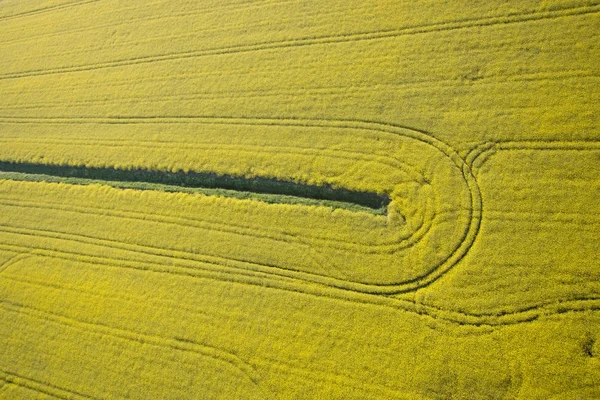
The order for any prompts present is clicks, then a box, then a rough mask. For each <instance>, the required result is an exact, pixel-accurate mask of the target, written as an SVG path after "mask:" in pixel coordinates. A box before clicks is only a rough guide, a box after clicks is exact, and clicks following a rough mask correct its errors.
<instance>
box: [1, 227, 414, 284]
mask: <svg viewBox="0 0 600 400" xmlns="http://www.w3.org/2000/svg"><path fill="white" fill-rule="evenodd" d="M0 232H5V233H9V234H14V235H21V236H31V237H44V238H50V239H54V240H59V241H67V242H69V241H70V242H76V243H81V244H85V245H93V246H100V247H103V248H113V249H117V250H121V251H126V252H130V253H134V254H141V255H145V256H149V257H160V258H164V259H166V260H171V261H172V260H183V261H184V262H192V263H202V264H209V265H215V266H221V267H223V266H225V267H228V268H230V269H231V270H230V271H228V272H226V273H227V274H232V275H240V276H247V275H250V276H253V277H254V275H255V274H256V273H258V274H260V275H261V276H263V277H267V278H270V275H275V276H277V277H282V278H286V279H291V280H294V281H299V282H306V283H310V282H312V283H318V284H321V285H324V286H331V287H341V288H344V287H356V288H357V289H348V290H356V291H360V288H362V289H363V291H364V290H366V291H374V292H377V291H379V290H384V291H385V290H394V288H395V287H398V286H401V285H402V284H403V283H404V282H403V281H401V282H395V283H386V284H368V283H361V282H357V281H352V280H347V279H341V278H336V277H334V276H328V275H323V274H318V273H316V272H307V271H302V270H296V269H293V268H286V267H283V266H280V265H274V264H265V263H259V262H257V261H247V260H243V259H236V258H233V257H224V256H214V255H202V254H199V253H192V252H188V251H184V250H173V249H164V248H158V247H154V246H149V245H140V244H131V243H125V242H119V241H115V240H109V239H98V238H96V237H93V236H87V235H81V234H72V233H71V234H66V233H63V232H57V231H52V230H46V229H32V228H17V227H11V226H7V225H0ZM231 263H233V265H232V264H231ZM196 265H197V264H195V268H194V269H196V268H199V269H206V268H202V266H201V265H198V266H197V267H196ZM330 267H331V266H330ZM168 269H169V268H167V270H168ZM317 269H318V268H317ZM211 271H213V272H216V273H222V271H220V270H218V269H217V270H211ZM249 271H252V272H249Z"/></svg>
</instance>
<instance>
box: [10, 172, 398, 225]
mask: <svg viewBox="0 0 600 400" xmlns="http://www.w3.org/2000/svg"><path fill="white" fill-rule="evenodd" d="M0 179H11V180H18V181H30V182H62V183H67V184H74V185H91V184H102V185H108V186H112V187H115V188H126V189H137V190H160V191H164V192H184V193H200V194H204V195H207V196H221V197H232V198H237V199H255V200H260V201H264V202H267V203H282V204H302V205H320V206H326V207H331V208H342V209H347V210H351V211H362V212H370V213H373V214H380V215H383V214H386V213H387V205H388V204H389V201H390V199H389V197H388V196H385V195H381V194H378V193H372V192H358V191H352V190H348V189H340V188H333V187H331V186H317V185H307V184H303V183H296V182H289V181H283V180H278V179H271V178H244V177H239V176H231V175H217V174H214V173H204V172H170V171H157V170H145V169H132V170H127V169H118V168H100V167H82V166H63V165H48V164H35V163H17V162H7V161H0Z"/></svg>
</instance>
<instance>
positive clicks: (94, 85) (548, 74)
mask: <svg viewBox="0 0 600 400" xmlns="http://www.w3.org/2000/svg"><path fill="white" fill-rule="evenodd" d="M233 72H237V71H233ZM204 76H211V73H207V72H204V73H200V72H198V71H194V72H193V73H191V72H186V73H178V74H176V75H173V74H172V73H171V74H170V75H165V74H163V75H162V76H161V75H160V74H152V75H150V76H145V77H141V76H136V79H135V80H136V83H138V84H156V83H163V82H164V81H165V80H169V81H170V82H174V81H182V82H184V81H186V80H189V79H198V78H199V77H204ZM506 78H507V79H506ZM583 78H586V79H599V78H600V75H598V74H597V73H595V72H593V71H588V70H568V71H564V70H558V71H540V72H535V73H533V72H523V73H515V74H510V75H494V74H490V75H486V76H484V77H482V78H481V79H478V80H476V81H473V82H472V84H473V85H478V86H480V85H497V84H502V83H511V82H535V81H545V80H560V81H562V80H565V79H583ZM69 82H70V81H69ZM69 82H61V88H62V89H63V90H65V91H67V92H69V91H71V90H76V89H78V88H80V86H81V85H80V83H69ZM457 82H460V83H461V85H464V81H463V80H461V78H449V79H448V78H441V77H438V79H421V80H410V81H407V80H404V81H398V82H396V83H393V84H391V83H378V84H358V85H351V86H337V85H333V86H316V87H307V88H303V89H292V88H289V87H288V88H278V89H273V88H262V89H239V88H236V89H235V91H232V90H225V91H208V92H207V91H204V92H186V93H187V94H188V95H189V94H197V95H209V94H211V93H215V94H221V95H222V97H227V96H228V97H231V96H232V93H235V94H236V95H238V94H240V95H241V96H243V97H249V96H251V95H252V94H256V95H257V96H258V95H260V94H265V95H268V94H269V93H281V94H282V95H283V94H289V95H295V96H297V95H298V94H302V93H305V92H306V93H308V94H311V93H314V94H315V95H321V94H328V93H332V94H335V93H339V94H342V93H343V94H347V93H348V92H350V91H381V89H382V88H385V89H393V90H395V89H397V88H399V87H415V88H419V89H423V88H429V89H431V90H433V89H435V90H439V88H446V87H448V88H454V87H456V83H457ZM130 86H131V77H128V78H127V79H125V78H120V79H119V78H116V77H115V79H111V80H110V82H106V81H94V82H86V89H89V91H90V92H93V90H94V89H98V88H111V89H114V90H113V92H119V93H128V92H129V87H130ZM53 90H55V88H54V87H52V86H48V87H45V86H44V87H42V86H40V87H37V88H36V93H39V94H43V95H44V96H46V95H47V94H49V93H50V92H51V91H53ZM5 93H6V94H7V95H17V97H19V96H20V95H22V89H21V88H19V89H15V90H6V91H5ZM44 96H41V97H44ZM163 96H164V97H166V98H175V99H177V98H179V97H181V98H183V99H185V98H186V97H185V95H184V96H183V97H182V94H172V95H168V94H167V95H155V96H151V95H149V97H150V98H155V97H156V98H160V97H163ZM50 97H52V96H50ZM130 98H131V99H137V97H130ZM145 98H146V97H140V98H139V99H140V100H143V99H145ZM56 103H59V102H58V101H57V102H56ZM26 104H43V103H42V102H39V103H29V102H28V103H26ZM69 104H71V103H69Z"/></svg>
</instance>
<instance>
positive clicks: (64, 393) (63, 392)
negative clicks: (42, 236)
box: [0, 300, 99, 400]
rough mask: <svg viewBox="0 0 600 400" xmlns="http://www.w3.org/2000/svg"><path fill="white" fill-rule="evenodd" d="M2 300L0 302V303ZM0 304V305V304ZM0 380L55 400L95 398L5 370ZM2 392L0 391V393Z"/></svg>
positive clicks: (88, 399) (0, 374)
mask: <svg viewBox="0 0 600 400" xmlns="http://www.w3.org/2000/svg"><path fill="white" fill-rule="evenodd" d="M1 301H2V300H0V302H1ZM0 304H1V303H0ZM0 378H2V379H3V380H4V381H6V382H8V383H12V384H14V385H17V386H21V387H24V388H26V389H29V390H33V391H34V392H37V393H41V394H45V395H48V396H52V397H54V398H57V399H62V400H79V399H87V400H90V399H91V400H95V399H98V400H99V398H97V397H92V396H89V395H86V394H83V393H80V392H76V391H73V390H70V389H66V388H62V387H58V386H56V385H54V384H51V383H48V382H43V381H40V380H37V379H33V378H28V377H25V376H23V375H19V374H16V373H14V372H9V371H6V370H2V369H0ZM1 391H2V390H0V392H1Z"/></svg>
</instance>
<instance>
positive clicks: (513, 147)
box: [465, 139, 600, 174]
mask: <svg viewBox="0 0 600 400" xmlns="http://www.w3.org/2000/svg"><path fill="white" fill-rule="evenodd" d="M524 150H541V151H600V141H599V140H596V139H591V140H575V141H572V140H526V141H515V140H512V141H511V140H505V141H488V142H483V143H480V144H478V145H476V146H474V147H473V148H472V149H471V150H469V152H468V153H467V155H466V157H465V161H466V163H467V164H468V165H469V166H470V167H471V169H472V171H473V173H474V174H477V172H478V171H479V170H480V169H481V167H483V165H484V164H485V163H486V162H487V161H488V160H489V159H490V157H491V156H493V155H494V154H496V153H497V152H498V151H524Z"/></svg>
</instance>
